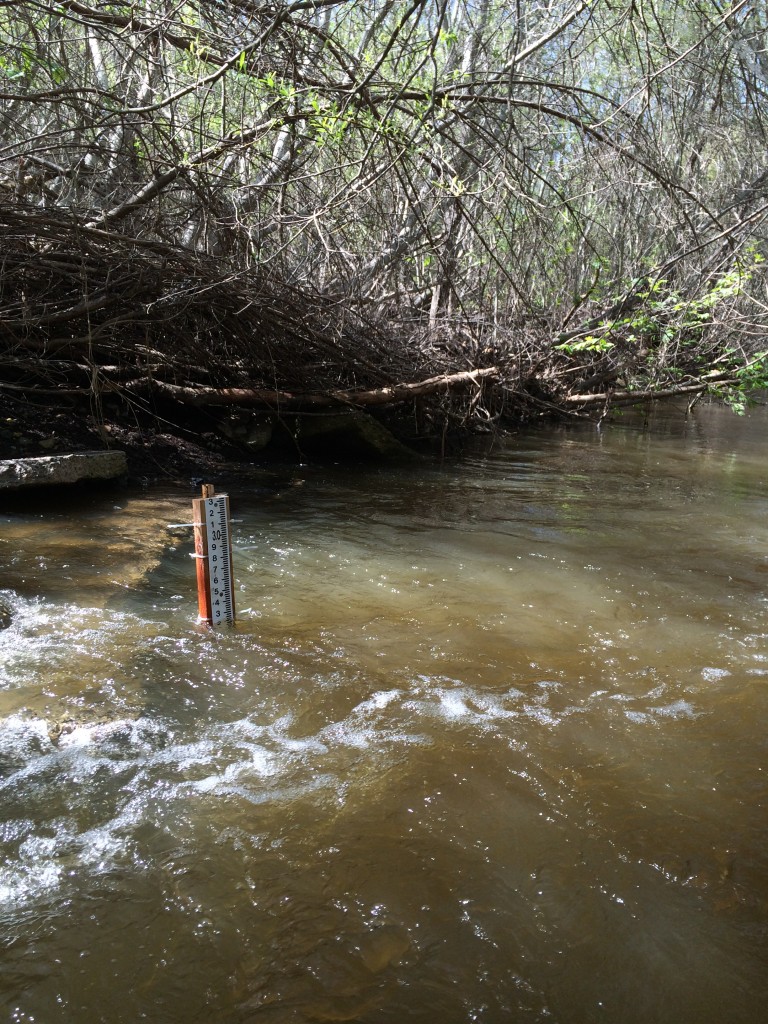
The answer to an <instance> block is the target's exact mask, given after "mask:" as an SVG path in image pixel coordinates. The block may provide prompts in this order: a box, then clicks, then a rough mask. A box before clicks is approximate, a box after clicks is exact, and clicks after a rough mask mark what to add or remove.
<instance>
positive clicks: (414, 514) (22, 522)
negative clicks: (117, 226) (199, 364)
mask: <svg viewBox="0 0 768 1024" xmlns="http://www.w3.org/2000/svg"><path fill="white" fill-rule="evenodd" d="M766 455H768V413H767V412H766V410H763V409H757V410H755V411H754V412H752V413H750V414H749V415H748V416H747V417H746V418H743V419H740V418H736V417H733V416H732V415H731V414H730V413H729V412H728V411H727V410H723V409H720V408H717V407H703V408H699V409H697V410H696V411H695V413H694V415H693V416H692V417H690V418H688V419H686V418H685V417H684V416H683V414H682V412H681V411H680V410H676V409H667V410H666V411H664V412H662V413H658V414H657V415H656V418H655V419H654V420H653V421H652V422H651V423H650V424H649V425H648V426H647V429H643V425H642V423H641V421H638V420H632V419H628V420H627V421H626V422H625V423H618V424H615V425H611V426H604V427H603V429H602V430H596V429H595V428H594V427H593V426H588V425H585V426H577V427H569V428H552V429H546V430H538V431H532V432H528V433H523V434H521V435H520V436H518V437H513V438H510V439H508V440H506V441H505V442H504V443H502V444H499V445H497V446H496V447H495V448H493V449H492V450H491V451H490V452H481V453H478V454H475V455H470V456H466V457H464V458H462V459H460V460H457V461H454V462H451V463H447V464H443V465H430V464H427V465H424V466H417V467H409V468H407V469H403V468H398V469H391V468H382V469H359V468H358V469H353V468H349V467H347V468H344V467H325V468H317V467H314V468H313V467H299V468H297V469H295V470H294V471H293V479H288V478H287V479H286V481H285V486H284V488H283V489H282V491H281V492H280V493H273V490H270V491H268V492H263V491H262V490H261V489H260V488H259V486H258V480H257V479H256V478H255V477H254V478H253V479H251V478H248V477H245V476H243V477H242V478H240V479H236V480H234V481H230V482H229V485H228V490H229V492H230V495H231V500H232V506H233V514H234V515H235V516H236V517H237V518H239V519H241V520H242V521H241V522H240V523H238V524H236V527H235V545H234V561H235V570H236V577H237V601H238V605H239V609H240V616H239V622H238V624H237V626H236V627H235V628H234V629H222V630H219V631H217V632H215V633H210V632H206V631H205V630H201V629H200V628H199V627H198V626H197V625H196V623H195V611H196V609H195V594H194V568H193V562H192V560H191V559H190V557H189V553H190V551H191V544H190V542H189V540H188V539H186V538H185V537H181V538H174V537H173V536H172V535H171V534H169V533H168V531H166V529H165V526H166V524H167V523H169V522H180V521H188V519H189V508H190V497H191V496H190V495H188V494H186V493H184V492H182V491H180V490H168V489H166V490H162V489H156V490H151V491H146V492H142V493H138V494H135V495H132V494H130V493H127V492H124V491H123V492H120V491H118V492H105V493H100V494H98V495H96V496H91V497H89V498H88V499H87V500H86V499H84V500H82V501H78V500H72V499H69V500H67V501H62V503H61V504H60V505H51V506H50V507H46V508H45V509H42V510H40V509H31V508H26V509H24V510H18V509H17V510H14V511H10V512H9V511H6V512H4V513H2V514H0V527H1V528H2V532H1V533H0V569H1V570H2V577H1V578H0V593H1V594H2V595H3V597H4V598H6V599H7V600H8V602H9V603H10V604H11V605H12V607H13V609H14V620H13V624H12V625H11V627H10V628H9V629H6V630H4V631H2V632H0V816H1V817H0V852H1V853H2V860H1V861H0V950H1V952H0V1007H2V1010H3V1018H2V1019H3V1020H8V1021H10V1022H14V1024H16V1022H38V1024H50V1022H53V1021H57V1022H82V1021H89V1022H90V1021H93V1022H104V1024H117V1022H126V1024H127V1022H136V1021H141V1020H147V1021H151V1022H153V1024H165V1022H167V1024H176V1022H184V1024H195V1022H201V1024H202V1022H206V1024H208V1022H211V1021H215V1022H223V1024H250V1022H254V1024H256V1022H262V1021H264V1022H275V1024H283V1022H286V1024H288V1022H303V1021H357V1022H360V1024H378V1022H380V1024H385V1022H392V1024H394V1022H401V1021H404V1020H409V1021H414V1022H424V1024H426V1022H444V1024H454V1022H455V1024H458V1022H471V1021H485V1022H493V1024H502V1022H559V1024H588V1022H593V1021H594V1022H598V1021H599V1022H603V1021H604V1022H608V1024H651V1022H654V1024H667V1022H669V1024H689V1022H690V1024H694V1022H695V1024H709V1022H711V1024H737V1022H745V1024H746V1022H750V1024H753V1022H756V1021H759V1020H762V1019H764V1014H765V1006H766V998H767V997H768V967H767V966H766V964H767V960H766V953H768V844H767V841H768V822H767V821H766V780H765V776H766V750H767V748H768V740H767V739H766V736H767V735H768V732H767V730H768V714H767V712H768V647H767V645H766V611H768V601H767V598H768V461H766Z"/></svg>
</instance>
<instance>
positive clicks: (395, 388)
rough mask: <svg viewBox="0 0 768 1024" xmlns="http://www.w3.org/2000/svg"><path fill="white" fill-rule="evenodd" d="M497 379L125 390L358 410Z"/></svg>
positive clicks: (136, 386)
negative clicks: (329, 387) (302, 388)
mask: <svg viewBox="0 0 768 1024" xmlns="http://www.w3.org/2000/svg"><path fill="white" fill-rule="evenodd" d="M499 376H500V371H499V368H498V367H497V366H489V367H486V368H485V369H482V370H462V371H461V372H460V373H447V374H440V375H439V376H437V377H429V378H428V379H427V380H421V381H417V382H415V383H412V384H392V385H389V386H387V387H383V388H374V389H372V390H362V391H355V390H352V389H347V388H345V389H341V390H338V391H312V392H296V391H275V390H271V389H267V388H211V387H184V386H182V385H180V384H169V383H167V382H165V381H159V380H147V379H143V380H141V381H135V382H133V383H132V384H128V385H125V387H126V389H128V390H131V391H134V390H145V389H146V388H147V387H149V388H150V389H151V390H153V391H156V392H158V393H159V394H162V395H168V396H169V397H170V398H173V399H175V400H176V401H177V402H181V403H182V404H185V405H196V406H209V405H242V406H250V407H257V406H266V407H268V408H270V409H301V408H329V407H332V406H338V405H354V406H359V407H362V406H376V405H394V404H395V403H397V402H404V401H407V400H408V399H409V398H419V397H422V396H424V395H434V394H438V393H439V392H441V391H452V390H454V389H457V388H461V387H466V386H468V385H472V384H475V385H477V386H479V385H480V384H481V382H482V381H484V380H494V379H496V378H498V377H499Z"/></svg>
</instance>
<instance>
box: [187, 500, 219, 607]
mask: <svg viewBox="0 0 768 1024" xmlns="http://www.w3.org/2000/svg"><path fill="white" fill-rule="evenodd" d="M213 493H214V489H213V484H203V496H202V498H193V500H192V522H193V523H194V528H195V566H196V567H197V614H198V617H199V618H200V621H201V622H207V623H208V624H209V625H211V623H212V622H213V611H212V609H211V573H210V568H209V565H208V533H207V530H206V526H205V499H206V498H212V497H213Z"/></svg>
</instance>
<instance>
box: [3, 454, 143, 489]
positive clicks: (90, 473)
mask: <svg viewBox="0 0 768 1024" xmlns="http://www.w3.org/2000/svg"><path fill="white" fill-rule="evenodd" d="M127 471H128V466H127V463H126V461H125V452H73V453H72V454H70V455H41V456H38V457H36V458H31V459H8V460H6V461H2V462H0V491H4V490H5V491H10V490H18V489H19V488H21V487H55V486H57V485H58V484H74V483H77V482H78V481H79V480H114V479H115V478H116V477H119V476H123V475H124V474H125V473H127Z"/></svg>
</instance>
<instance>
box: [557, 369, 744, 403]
mask: <svg viewBox="0 0 768 1024" xmlns="http://www.w3.org/2000/svg"><path fill="white" fill-rule="evenodd" d="M732 381H733V378H732V377H731V376H730V375H729V374H724V373H719V374H712V375H710V376H709V378H708V379H707V380H706V381H698V382H697V383H696V384H681V385H680V386H679V387H672V388H660V389H659V388H657V389H656V390H647V391H604V392H601V393H600V394H592V395H568V396H567V397H565V398H563V399H561V401H562V402H563V404H565V405H578V406H580V407H582V406H588V405H626V404H631V403H633V402H644V401H647V400H648V399H654V398H676V397H677V396H678V395H695V394H701V393H702V392H704V391H708V390H709V389H710V388H711V387H712V386H713V385H714V384H719V385H722V384H729V383H732Z"/></svg>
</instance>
